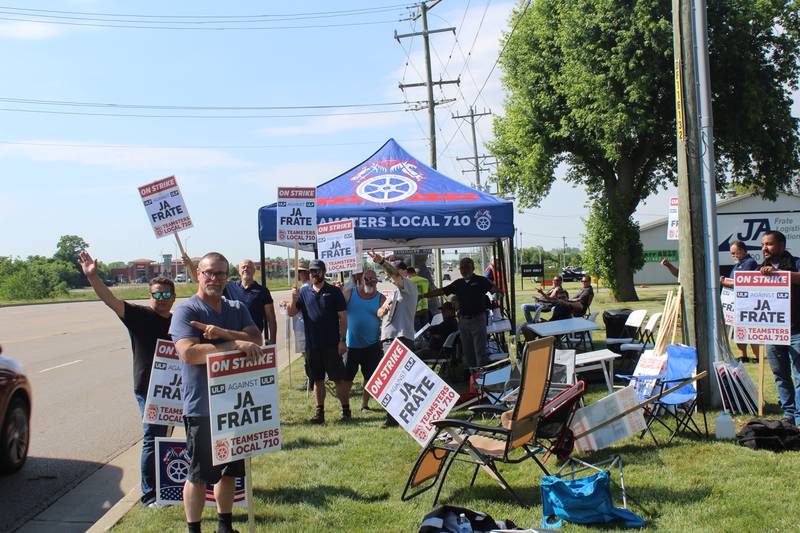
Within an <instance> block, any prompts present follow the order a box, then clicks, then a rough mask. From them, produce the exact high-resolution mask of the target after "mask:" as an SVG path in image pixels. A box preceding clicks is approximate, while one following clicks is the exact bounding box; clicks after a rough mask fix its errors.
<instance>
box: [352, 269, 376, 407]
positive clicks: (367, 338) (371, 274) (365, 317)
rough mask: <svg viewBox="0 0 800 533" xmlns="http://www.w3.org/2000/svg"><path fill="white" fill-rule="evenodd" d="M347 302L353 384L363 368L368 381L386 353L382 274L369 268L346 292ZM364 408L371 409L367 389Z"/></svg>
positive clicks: (365, 379)
mask: <svg viewBox="0 0 800 533" xmlns="http://www.w3.org/2000/svg"><path fill="white" fill-rule="evenodd" d="M344 300H345V301H346V302H347V359H346V361H345V369H346V372H345V379H346V380H347V381H349V382H350V385H351V386H352V384H353V378H354V377H355V376H356V373H357V372H358V368H359V367H361V375H362V376H363V377H364V383H366V382H367V380H368V379H369V378H370V376H372V374H373V373H374V372H375V369H376V368H377V367H378V363H379V362H380V360H381V356H382V355H383V352H382V351H381V343H380V334H381V320H380V319H379V318H378V309H379V308H380V307H381V306H382V305H383V304H384V302H385V301H386V296H384V295H383V294H381V293H380V292H378V275H377V274H376V273H375V271H374V270H369V269H368V270H365V271H364V276H363V278H362V283H358V284H357V285H355V286H354V287H352V288H349V289H346V290H345V291H344ZM361 410H362V411H369V393H368V392H367V390H366V389H364V394H363V396H362V398H361Z"/></svg>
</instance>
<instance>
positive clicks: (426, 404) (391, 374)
mask: <svg viewBox="0 0 800 533" xmlns="http://www.w3.org/2000/svg"><path fill="white" fill-rule="evenodd" d="M366 387H367V391H368V392H369V394H370V395H371V396H372V397H373V398H375V400H377V401H378V402H379V403H380V404H381V405H382V406H383V408H384V409H386V410H387V411H388V412H389V414H390V415H392V416H393V417H394V418H395V420H397V422H399V424H400V426H401V427H402V428H403V429H405V430H406V431H407V432H408V433H410V434H411V436H412V437H414V440H416V441H417V442H418V443H419V444H420V445H421V446H425V445H426V444H427V443H428V441H429V440H430V439H431V437H433V433H434V432H433V424H432V422H434V421H436V420H441V419H442V418H445V417H446V416H447V414H448V413H449V412H450V409H452V408H453V406H454V405H455V403H456V401H457V400H458V397H459V395H458V393H457V392H456V391H455V390H453V388H452V387H450V386H449V385H448V384H447V383H445V382H444V380H442V378H440V377H439V376H438V375H437V374H436V373H435V372H434V371H433V370H431V369H430V368H428V366H427V365H426V364H425V363H423V362H422V360H420V359H419V358H418V357H417V356H416V355H414V353H413V352H412V351H411V350H409V349H408V348H406V347H405V346H404V345H403V343H401V342H400V341H399V340H397V339H395V341H394V342H393V343H392V344H391V346H390V347H389V350H387V352H386V355H384V356H383V359H381V362H380V363H379V364H378V368H376V369H375V373H373V374H372V377H370V378H369V380H368V381H367V385H366Z"/></svg>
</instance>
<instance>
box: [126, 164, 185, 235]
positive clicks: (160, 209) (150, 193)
mask: <svg viewBox="0 0 800 533" xmlns="http://www.w3.org/2000/svg"><path fill="white" fill-rule="evenodd" d="M139 196H141V198H142V203H143V204H144V209H145V211H146V212H147V218H148V219H149V220H150V224H151V225H152V226H153V232H155V234H156V237H158V238H161V237H165V236H167V235H169V234H171V233H176V234H177V233H178V232H179V231H182V230H185V229H189V228H191V227H192V219H191V217H190V216H189V211H188V210H187V209H186V203H185V202H184V201H183V196H181V190H180V189H179V188H178V181H177V180H176V179H175V176H170V177H168V178H164V179H163V180H158V181H154V182H153V183H148V184H147V185H142V186H141V187H139Z"/></svg>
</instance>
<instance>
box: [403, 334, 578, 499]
mask: <svg viewBox="0 0 800 533" xmlns="http://www.w3.org/2000/svg"><path fill="white" fill-rule="evenodd" d="M553 343H554V339H553V338H552V337H546V338H543V339H537V340H536V341H532V342H531V343H529V344H528V346H527V347H526V348H527V352H528V354H527V357H525V358H524V359H523V361H522V370H521V372H522V378H521V383H520V388H519V394H518V397H517V401H516V403H515V404H514V406H513V409H511V410H508V411H506V412H504V413H503V415H502V416H501V417H500V420H499V422H500V423H499V425H494V426H489V425H482V424H477V423H475V422H470V421H466V420H453V419H445V420H439V421H437V422H434V425H435V426H436V433H435V434H434V436H433V438H432V439H431V440H430V441H429V442H428V444H427V446H426V447H425V448H424V449H423V450H422V451H421V452H420V454H419V457H418V458H417V461H416V463H415V464H414V467H413V468H412V470H411V474H410V475H409V478H408V481H407V482H406V486H405V488H404V489H403V495H402V499H403V500H404V501H405V500H409V499H411V498H413V497H415V496H418V495H419V494H422V493H423V492H425V491H427V490H429V489H430V488H432V487H433V486H434V485H436V484H437V482H438V484H439V487H438V489H437V491H436V496H435V497H434V501H433V504H434V505H436V503H437V502H438V500H439V495H440V494H441V491H442V487H443V486H444V481H445V479H446V478H447V474H448V472H449V470H450V468H451V467H452V465H453V462H454V461H456V460H459V461H463V462H468V463H471V464H474V465H475V472H474V474H473V476H472V481H471V483H470V486H472V485H473V484H474V483H475V478H476V477H477V474H478V470H479V469H483V470H484V471H485V472H486V473H488V474H489V475H490V476H491V477H492V478H493V479H495V480H496V481H497V482H498V483H499V484H500V486H502V487H503V488H504V489H507V490H508V491H509V492H510V493H511V494H512V496H513V497H514V498H515V499H516V501H517V502H518V503H519V504H520V505H524V504H523V503H522V500H520V498H519V496H518V495H517V494H516V492H514V490H513V489H512V488H511V487H510V485H509V484H508V482H507V481H506V479H505V478H504V477H503V476H502V474H501V473H500V471H499V470H498V468H497V464H498V463H511V464H516V463H521V462H524V461H527V460H528V459H531V460H533V461H534V462H535V463H536V464H537V465H538V466H539V468H540V469H541V470H542V471H543V472H544V473H545V474H547V473H548V471H547V469H546V468H545V466H544V464H543V463H544V462H545V461H546V460H547V457H549V455H550V453H558V454H564V453H565V452H564V451H563V450H564V449H566V448H567V447H568V445H567V442H566V441H569V444H571V434H569V433H568V432H569V429H568V428H569V422H570V421H571V418H572V413H574V411H575V409H576V408H577V405H578V402H579V400H580V398H581V397H582V395H583V390H584V385H583V382H579V383H578V384H577V385H575V386H573V387H571V388H570V389H568V390H566V391H564V392H563V393H561V394H560V395H558V396H557V397H556V398H554V399H553V400H552V401H551V402H549V403H546V397H547V392H548V389H549V376H550V372H551V365H552V354H553ZM570 449H571V448H570ZM541 453H546V456H545V458H544V461H542V460H540V459H539V457H537V454H541ZM568 453H569V452H568V451H567V452H566V454H567V455H568Z"/></svg>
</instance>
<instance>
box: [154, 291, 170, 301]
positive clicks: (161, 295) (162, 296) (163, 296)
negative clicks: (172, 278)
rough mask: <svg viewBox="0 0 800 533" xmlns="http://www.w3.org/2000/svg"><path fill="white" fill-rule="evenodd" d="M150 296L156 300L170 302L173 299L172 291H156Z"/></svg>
mask: <svg viewBox="0 0 800 533" xmlns="http://www.w3.org/2000/svg"><path fill="white" fill-rule="evenodd" d="M150 296H152V297H153V298H155V299H156V300H169V299H170V298H172V291H155V292H151V293H150Z"/></svg>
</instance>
